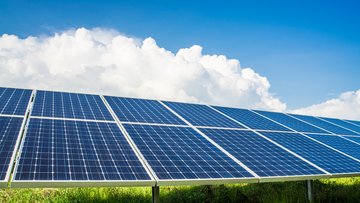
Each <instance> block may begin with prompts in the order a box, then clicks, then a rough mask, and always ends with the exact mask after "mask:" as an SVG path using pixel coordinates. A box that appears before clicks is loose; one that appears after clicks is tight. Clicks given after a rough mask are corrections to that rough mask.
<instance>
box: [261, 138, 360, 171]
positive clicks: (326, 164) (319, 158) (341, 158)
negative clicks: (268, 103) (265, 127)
mask: <svg viewBox="0 0 360 203" xmlns="http://www.w3.org/2000/svg"><path fill="white" fill-rule="evenodd" d="M261 134H263V135H265V136H266V137H268V138H270V139H271V140H273V141H275V142H277V143H279V144H281V145H282V146H284V147H286V148H287V149H289V150H291V151H293V152H295V153H296V154H298V155H300V156H301V157H303V158H305V159H307V160H309V161H311V162H312V163H314V164H316V165H317V166H319V167H321V168H323V169H325V170H326V171H328V172H330V173H332V174H346V173H359V172H360V162H358V161H355V160H354V159H351V158H349V157H347V156H345V155H343V154H341V153H339V152H336V151H335V150H333V149H331V148H328V147H326V146H324V145H322V144H320V143H317V142H315V141H313V140H311V139H309V138H307V137H305V136H303V135H301V134H298V133H280V132H261Z"/></svg>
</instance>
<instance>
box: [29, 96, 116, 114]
mask: <svg viewBox="0 0 360 203" xmlns="http://www.w3.org/2000/svg"><path fill="white" fill-rule="evenodd" d="M32 115H33V116H42V117H57V118H78V119H92V120H113V118H112V116H111V114H110V112H109V111H108V110H107V108H106V106H105V104H104V102H103V101H102V99H101V98H100V96H98V95H88V94H75V93H65V92H50V91H37V93H36V98H35V103H34V107H33V110H32Z"/></svg>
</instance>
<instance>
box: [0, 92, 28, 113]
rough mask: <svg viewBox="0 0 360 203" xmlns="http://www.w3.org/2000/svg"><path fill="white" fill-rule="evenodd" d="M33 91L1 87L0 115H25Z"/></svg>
mask: <svg viewBox="0 0 360 203" xmlns="http://www.w3.org/2000/svg"><path fill="white" fill-rule="evenodd" d="M31 92H32V91H31V90H25V89H13V88H2V87H0V114H8V115H21V116H23V115H25V113H26V109H27V106H28V104H29V100H30V97H31Z"/></svg>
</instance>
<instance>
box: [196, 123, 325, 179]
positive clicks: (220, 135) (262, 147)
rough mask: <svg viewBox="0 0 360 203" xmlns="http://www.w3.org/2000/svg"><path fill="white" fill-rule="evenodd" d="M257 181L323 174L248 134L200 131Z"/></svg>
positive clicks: (241, 132) (219, 130) (230, 131)
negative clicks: (244, 166)
mask: <svg viewBox="0 0 360 203" xmlns="http://www.w3.org/2000/svg"><path fill="white" fill-rule="evenodd" d="M200 130H201V131H202V132H203V133H205V134H206V135H207V136H208V137H209V138H211V139H212V140H214V141H215V142H216V143H217V144H218V145H220V146H221V147H222V148H224V149H225V150H226V151H228V152H229V153H230V154H232V155H233V156H235V158H237V159H238V160H240V161H241V162H242V163H243V164H245V165H246V166H247V167H249V168H250V169H251V170H253V171H254V172H255V173H256V174H257V175H259V176H260V177H268V176H299V175H314V174H324V173H323V172H321V171H320V170H318V169H316V168H315V167H314V166H311V165H310V164H308V163H306V162H305V161H303V160H301V159H300V158H298V157H296V156H294V155H292V154H290V153H289V152H287V151H285V150H284V149H282V148H280V147H278V146H277V145H275V144H273V143H271V142H269V141H268V140H266V139H265V138H262V137H261V136H259V135H257V134H256V133H254V132H251V131H244V130H223V129H200Z"/></svg>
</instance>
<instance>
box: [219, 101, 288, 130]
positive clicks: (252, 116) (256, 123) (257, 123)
mask: <svg viewBox="0 0 360 203" xmlns="http://www.w3.org/2000/svg"><path fill="white" fill-rule="evenodd" d="M214 108H216V109H217V110H219V111H221V112H223V113H225V114H226V115H228V116H230V117H231V118H233V119H235V120H237V121H239V122H240V123H242V124H244V125H246V126H247V127H249V128H252V129H257V130H279V131H291V130H289V129H288V128H285V127H283V126H281V125H279V124H277V123H275V122H273V121H271V120H269V119H267V118H264V117H262V116H260V115H258V114H256V113H254V112H252V111H250V110H247V109H237V108H227V107H214Z"/></svg>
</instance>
